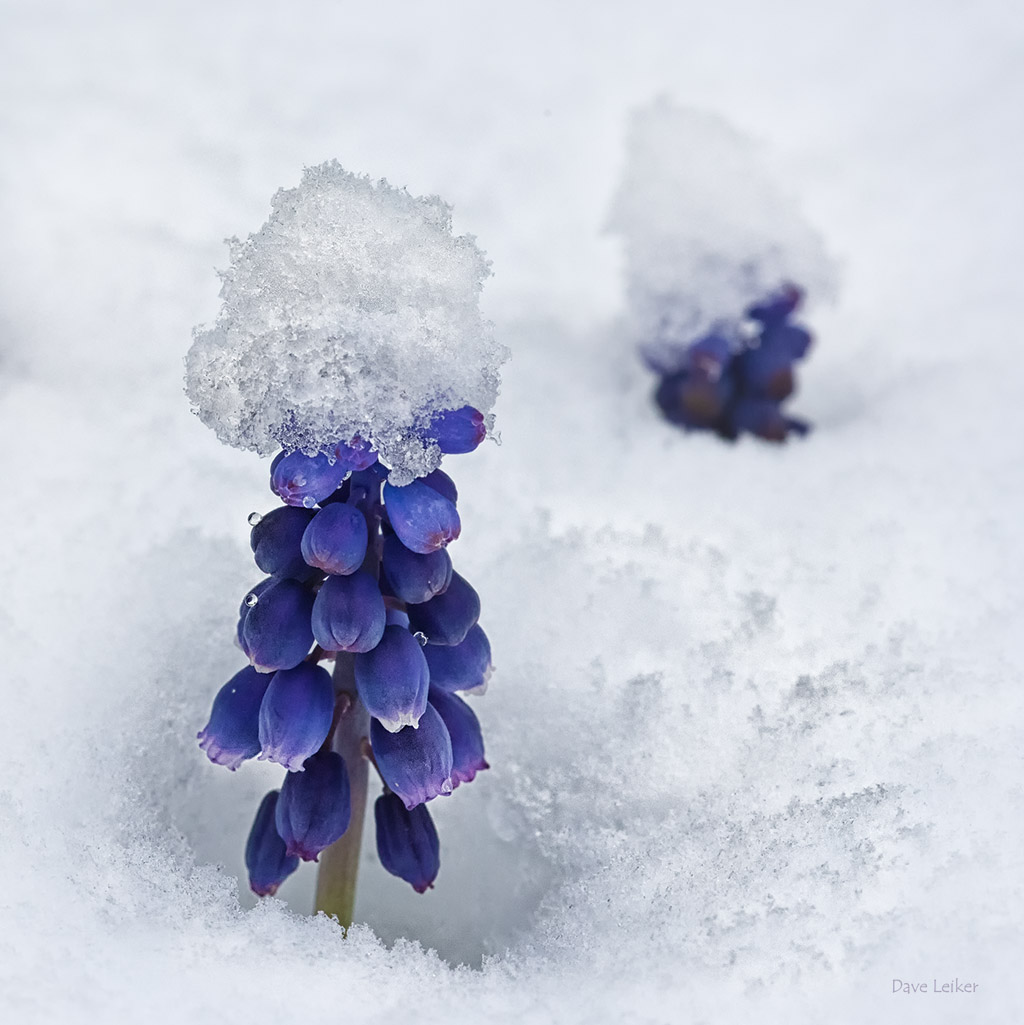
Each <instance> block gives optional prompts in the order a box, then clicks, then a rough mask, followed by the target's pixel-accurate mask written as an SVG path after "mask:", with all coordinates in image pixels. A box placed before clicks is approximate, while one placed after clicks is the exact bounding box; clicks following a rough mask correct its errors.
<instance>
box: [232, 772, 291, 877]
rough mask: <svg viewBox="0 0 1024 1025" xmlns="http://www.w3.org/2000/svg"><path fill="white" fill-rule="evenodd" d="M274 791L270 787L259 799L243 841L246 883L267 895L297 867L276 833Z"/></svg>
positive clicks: (275, 793) (275, 798)
mask: <svg viewBox="0 0 1024 1025" xmlns="http://www.w3.org/2000/svg"><path fill="white" fill-rule="evenodd" d="M277 796H278V791H276V790H271V791H270V793H269V794H267V796H266V797H264V798H263V800H262V801H261V802H260V807H259V811H257V812H256V820H255V821H254V822H253V824H252V829H251V830H249V839H248V840H247V841H246V842H245V867H246V869H247V870H248V872H249V886H250V887H252V892H253V893H255V894H258V895H259V896H260V897H271V896H273V895H274V894H275V893H277V888H278V887H279V886H280V885H281V884H282V883H283V882H284V881H285V880H286V879H287V878H288V877H289V876H290V875H291V874H292V873H293V872H294V871H295V870H296V869H297V868H298V867H299V859H298V858H295V857H289V856H288V853H287V851H286V850H285V846H284V840H282V839H281V837H280V836H278V834H277V828H276V827H275V825H274V813H275V810H276V808H277Z"/></svg>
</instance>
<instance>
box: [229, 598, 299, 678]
mask: <svg viewBox="0 0 1024 1025" xmlns="http://www.w3.org/2000/svg"><path fill="white" fill-rule="evenodd" d="M312 611H313V595H312V592H311V591H310V590H309V588H307V587H304V586H303V585H302V584H300V583H299V582H298V581H297V580H291V579H288V578H285V579H283V580H276V581H274V583H272V584H271V585H270V586H269V587H267V588H266V590H264V591H263V592H262V593H261V594H259V595H257V597H256V601H255V602H254V603H253V604H252V605H251V607H250V608H249V611H248V613H247V614H246V616H245V622H244V623H243V624H242V650H243V651H244V652H245V653H246V654H247V655H248V656H249V661H250V662H251V663H252V664H253V665H254V666H255V667H256V668H257V669H258V670H259V671H260V672H261V673H272V672H275V671H276V670H278V669H291V668H292V667H293V666H297V665H298V664H299V663H300V662H301V661H302V660H303V659H304V658H305V657H306V654H307V653H308V652H309V649H310V647H311V646H312V644H313V630H312V628H311V627H310V623H309V617H310V614H311V613H312Z"/></svg>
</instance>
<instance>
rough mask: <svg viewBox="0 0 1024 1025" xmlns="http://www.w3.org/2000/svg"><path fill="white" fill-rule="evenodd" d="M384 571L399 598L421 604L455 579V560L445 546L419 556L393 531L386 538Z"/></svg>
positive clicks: (382, 564) (386, 578)
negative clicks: (453, 570) (453, 569)
mask: <svg viewBox="0 0 1024 1025" xmlns="http://www.w3.org/2000/svg"><path fill="white" fill-rule="evenodd" d="M381 570H382V572H383V574H384V579H385V580H386V581H387V583H388V585H389V586H390V587H391V592H392V594H394V596H395V597H396V598H398V599H400V600H401V601H404V602H407V603H408V604H409V605H419V604H421V603H422V602H425V601H430V599H431V598H433V597H434V596H435V595H438V594H441V593H442V592H443V591H445V590H447V588H448V585H449V584H450V583H451V579H452V560H451V556H450V555H449V554H448V553H447V551H445V549H443V548H439V549H438V550H437V551H436V552H431V553H430V554H429V555H417V554H416V552H410V551H409V549H408V548H406V547H405V545H404V544H402V542H401V541H400V540H399V539H398V538H397V537H396V536H395V535H394V534H390V535H389V536H388V537H386V538H385V539H384V556H383V561H382V562H381Z"/></svg>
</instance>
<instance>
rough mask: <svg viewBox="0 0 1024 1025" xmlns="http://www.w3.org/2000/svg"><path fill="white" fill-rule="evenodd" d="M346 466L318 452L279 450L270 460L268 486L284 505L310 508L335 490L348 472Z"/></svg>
mask: <svg viewBox="0 0 1024 1025" xmlns="http://www.w3.org/2000/svg"><path fill="white" fill-rule="evenodd" d="M350 472H351V471H350V469H349V467H348V466H347V465H346V464H345V463H343V462H339V461H335V462H332V461H331V460H330V459H328V458H327V456H325V455H323V454H322V453H320V454H318V455H315V456H307V455H304V454H303V453H302V452H290V453H288V454H287V455H285V454H284V453H283V452H281V453H279V454H278V455H277V456H276V457H275V459H274V461H273V462H272V463H271V464H270V490H271V491H273V492H274V494H275V495H277V496H278V497H279V498H280V499H281V501H282V502H285V503H287V504H288V505H299V506H304V507H305V508H307V509H311V508H312V507H313V506H314V505H316V504H317V502H321V501H323V500H324V499H325V498H327V497H328V496H329V495H330V494H331V493H332V492H334V491H335V490H337V488H338V487H339V485H340V484H341V482H342V481H343V480H344V479H345V478H346V477H347V476H348V474H349V473H350Z"/></svg>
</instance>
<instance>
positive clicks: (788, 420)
mask: <svg viewBox="0 0 1024 1025" xmlns="http://www.w3.org/2000/svg"><path fill="white" fill-rule="evenodd" d="M730 423H731V425H732V428H733V430H734V431H735V432H736V434H742V433H743V432H744V431H749V432H750V433H751V434H754V435H756V436H757V437H759V438H764V440H765V441H779V442H781V441H785V440H786V437H787V436H788V434H789V433H790V431H792V432H793V433H794V434H800V435H803V434H806V433H807V432H808V431H809V430H810V427H809V426H808V425H807V424H806V423H804V422H803V421H802V420H795V419H793V418H792V417H787V416H786V415H785V414H784V413H783V412H782V410H781V409H780V408H779V405H778V403H776V402H772V401H771V400H770V399H740V400H739V401H738V402H737V403H736V405H735V406H734V407H733V409H732V411H731V413H730Z"/></svg>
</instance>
